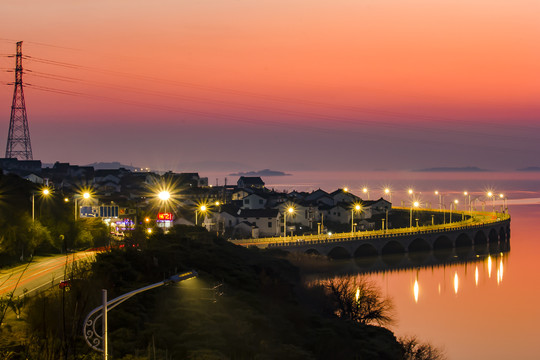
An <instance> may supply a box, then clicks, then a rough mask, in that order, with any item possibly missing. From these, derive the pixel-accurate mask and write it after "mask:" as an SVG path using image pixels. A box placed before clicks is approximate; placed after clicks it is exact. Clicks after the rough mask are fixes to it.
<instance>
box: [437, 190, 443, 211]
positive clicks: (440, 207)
mask: <svg viewBox="0 0 540 360" xmlns="http://www.w3.org/2000/svg"><path fill="white" fill-rule="evenodd" d="M435 195H437V196H438V197H439V211H441V209H442V201H441V195H442V194H441V193H440V192H439V191H438V190H435Z"/></svg>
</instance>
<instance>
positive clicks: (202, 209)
mask: <svg viewBox="0 0 540 360" xmlns="http://www.w3.org/2000/svg"><path fill="white" fill-rule="evenodd" d="M206 210H208V208H207V207H206V205H204V204H203V205H201V206H199V207H198V208H197V209H195V225H197V214H198V212H202V213H204V212H206Z"/></svg>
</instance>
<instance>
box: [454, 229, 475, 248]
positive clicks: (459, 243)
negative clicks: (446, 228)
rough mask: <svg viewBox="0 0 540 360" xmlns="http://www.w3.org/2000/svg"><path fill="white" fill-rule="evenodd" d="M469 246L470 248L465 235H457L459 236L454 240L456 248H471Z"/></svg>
mask: <svg viewBox="0 0 540 360" xmlns="http://www.w3.org/2000/svg"><path fill="white" fill-rule="evenodd" d="M471 246H472V240H471V238H470V237H469V236H468V235H467V234H465V233H461V234H459V236H458V237H457V239H456V247H457V248H458V247H461V248H463V247H471Z"/></svg>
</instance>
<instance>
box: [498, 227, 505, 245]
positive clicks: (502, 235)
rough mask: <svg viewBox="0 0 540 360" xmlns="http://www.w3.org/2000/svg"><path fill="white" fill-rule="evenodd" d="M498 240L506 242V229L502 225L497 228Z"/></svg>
mask: <svg viewBox="0 0 540 360" xmlns="http://www.w3.org/2000/svg"><path fill="white" fill-rule="evenodd" d="M499 241H500V242H501V243H505V242H506V230H505V229H504V228H503V227H502V228H501V229H500V230H499Z"/></svg>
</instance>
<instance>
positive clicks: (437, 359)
mask: <svg viewBox="0 0 540 360" xmlns="http://www.w3.org/2000/svg"><path fill="white" fill-rule="evenodd" d="M398 341H399V343H400V344H401V346H402V347H403V351H404V354H403V360H445V359H446V355H445V354H444V352H443V351H442V350H441V349H439V348H437V347H435V346H433V345H431V344H430V343H427V342H425V343H421V342H420V341H419V340H418V339H417V338H416V337H414V336H406V337H402V338H400V339H399V340H398Z"/></svg>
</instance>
